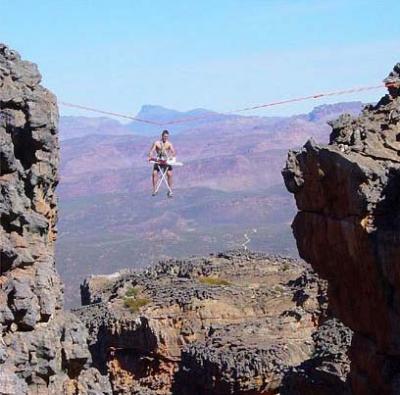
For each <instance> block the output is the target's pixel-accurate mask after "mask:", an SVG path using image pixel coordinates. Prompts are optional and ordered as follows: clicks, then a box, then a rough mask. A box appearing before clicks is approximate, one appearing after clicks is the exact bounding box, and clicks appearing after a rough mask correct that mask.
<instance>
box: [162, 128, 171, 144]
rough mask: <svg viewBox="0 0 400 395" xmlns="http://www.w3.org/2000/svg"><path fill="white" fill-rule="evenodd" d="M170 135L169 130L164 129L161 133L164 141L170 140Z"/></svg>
mask: <svg viewBox="0 0 400 395" xmlns="http://www.w3.org/2000/svg"><path fill="white" fill-rule="evenodd" d="M168 137H169V132H168V130H163V132H162V133H161V139H162V141H163V142H164V143H165V142H166V141H167V140H168Z"/></svg>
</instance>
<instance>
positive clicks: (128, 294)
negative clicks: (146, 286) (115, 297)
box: [125, 287, 139, 298]
mask: <svg viewBox="0 0 400 395" xmlns="http://www.w3.org/2000/svg"><path fill="white" fill-rule="evenodd" d="M138 293H139V290H138V289H137V288H135V287H130V288H128V290H127V291H126V293H125V296H126V297H128V298H130V297H136V296H137V295H138Z"/></svg>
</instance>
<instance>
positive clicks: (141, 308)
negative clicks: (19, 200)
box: [75, 251, 346, 395]
mask: <svg viewBox="0 0 400 395" xmlns="http://www.w3.org/2000/svg"><path fill="white" fill-rule="evenodd" d="M82 295H83V302H84V303H85V304H86V306H85V307H82V308H80V309H77V310H76V311H75V314H77V315H78V316H79V317H80V318H81V319H82V320H83V321H84V322H85V323H86V325H87V326H88V328H89V332H90V334H91V351H92V354H93V359H94V360H95V361H96V362H97V364H98V365H97V367H98V368H99V369H100V370H101V371H103V372H108V373H109V375H110V377H111V381H112V385H113V391H114V393H115V394H122V393H124V394H125V393H140V394H141V393H149V394H150V393H151V394H171V393H173V394H180V395H185V394H190V395H202V394H275V393H277V392H278V391H279V388H280V386H281V383H282V381H283V380H284V378H285V376H286V375H287V374H289V368H290V367H295V366H298V365H301V364H302V363H303V362H304V361H306V360H307V359H309V358H310V357H311V355H312V354H313V353H314V351H315V344H316V343H315V342H314V340H313V337H312V336H314V334H315V331H316V328H317V326H318V323H320V322H323V321H324V320H326V317H327V310H326V307H327V301H326V294H325V283H324V282H323V281H321V280H319V279H318V277H316V276H315V274H313V273H312V272H311V271H310V268H308V267H306V266H304V263H302V262H300V261H296V260H294V259H289V258H279V257H271V256H265V255H261V254H255V253H243V252H238V251H233V252H229V253H224V254H219V255H217V256H210V257H208V258H201V257H199V258H191V259H186V260H171V261H168V262H161V263H159V264H158V265H156V266H155V267H153V268H151V269H149V270H147V271H145V272H128V271H127V272H121V273H116V274H114V275H110V276H93V277H91V278H90V279H89V280H87V281H86V282H85V283H84V285H83V286H82ZM333 332H335V331H333ZM335 333H336V332H335ZM327 337H329V336H327ZM334 375H336V373H334ZM342 376H343V377H344V379H343V382H345V380H346V377H345V376H346V374H345V373H344V374H343V375H342ZM330 377H332V375H330ZM343 385H344V384H343ZM144 391H147V392H144ZM296 393H298V392H296V390H293V391H292V392H291V394H296Z"/></svg>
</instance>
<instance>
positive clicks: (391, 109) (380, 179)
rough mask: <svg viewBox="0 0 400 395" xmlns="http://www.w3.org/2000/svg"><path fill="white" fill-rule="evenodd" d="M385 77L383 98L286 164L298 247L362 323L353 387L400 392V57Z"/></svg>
mask: <svg viewBox="0 0 400 395" xmlns="http://www.w3.org/2000/svg"><path fill="white" fill-rule="evenodd" d="M385 82H386V83H388V84H389V83H390V84H391V85H390V87H389V94H388V95H386V96H384V97H383V98H382V99H381V100H380V101H379V103H378V104H377V105H375V106H373V105H369V106H367V107H365V109H364V110H363V112H362V114H361V115H360V116H359V117H357V118H353V117H351V116H346V115H343V116H341V117H340V118H339V119H338V120H336V121H334V122H332V124H331V125H332V129H333V130H332V134H331V139H330V144H329V145H327V146H320V145H317V144H316V143H314V142H313V141H308V142H307V143H306V145H305V146H304V147H303V149H302V150H300V151H297V152H290V153H289V156H288V161H287V165H286V168H285V169H284V171H283V176H284V179H285V183H286V186H287V188H288V190H289V191H290V192H292V193H294V195H295V198H296V203H297V206H298V209H299V212H298V214H297V215H296V218H295V220H294V222H293V231H294V235H295V237H296V240H297V245H298V249H299V252H300V255H301V257H302V258H304V259H305V260H306V261H308V262H310V263H311V265H312V266H313V268H314V269H315V270H316V271H317V272H318V273H319V274H320V275H321V277H323V278H325V279H327V280H328V284H329V285H328V296H329V303H330V306H331V307H332V309H333V311H334V313H335V314H336V315H337V317H338V318H339V319H341V320H342V321H343V322H344V324H346V325H348V326H349V327H350V328H351V329H352V330H353V331H354V332H355V334H354V337H353V341H352V345H351V352H350V358H351V366H352V368H351V373H350V376H351V383H352V390H353V393H355V394H398V393H400V310H399V303H398V301H399V300H400V232H399V231H400V96H399V94H400V89H399V85H397V86H395V85H393V84H396V83H397V84H398V83H399V82H400V63H399V64H397V65H396V66H395V68H394V69H393V71H392V72H391V74H390V75H389V77H388V78H387V79H386V80H385Z"/></svg>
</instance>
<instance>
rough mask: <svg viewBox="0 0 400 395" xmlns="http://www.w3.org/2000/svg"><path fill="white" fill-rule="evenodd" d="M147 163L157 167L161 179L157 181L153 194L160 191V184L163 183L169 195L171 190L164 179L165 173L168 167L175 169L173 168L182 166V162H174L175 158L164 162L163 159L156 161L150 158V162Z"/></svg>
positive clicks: (156, 159)
mask: <svg viewBox="0 0 400 395" xmlns="http://www.w3.org/2000/svg"><path fill="white" fill-rule="evenodd" d="M149 163H151V164H152V165H155V166H156V167H157V169H158V171H159V172H160V174H161V178H160V179H159V180H158V183H157V185H156V189H155V191H154V193H157V192H158V190H159V189H160V187H161V184H162V183H163V182H164V183H165V185H166V186H167V188H168V191H169V192H170V193H172V189H171V187H170V186H169V184H168V180H167V178H166V175H167V171H168V166H174V167H175V166H183V163H182V162H177V161H176V158H170V159H166V160H164V159H158V158H151V159H150V161H149ZM163 169H164V170H163Z"/></svg>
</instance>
